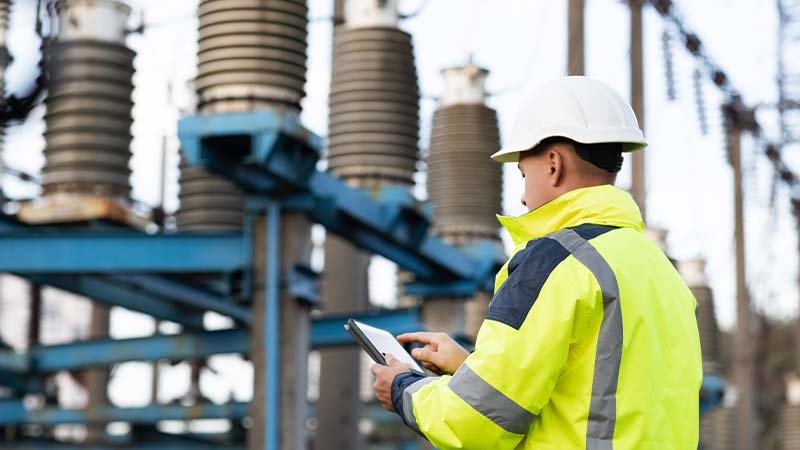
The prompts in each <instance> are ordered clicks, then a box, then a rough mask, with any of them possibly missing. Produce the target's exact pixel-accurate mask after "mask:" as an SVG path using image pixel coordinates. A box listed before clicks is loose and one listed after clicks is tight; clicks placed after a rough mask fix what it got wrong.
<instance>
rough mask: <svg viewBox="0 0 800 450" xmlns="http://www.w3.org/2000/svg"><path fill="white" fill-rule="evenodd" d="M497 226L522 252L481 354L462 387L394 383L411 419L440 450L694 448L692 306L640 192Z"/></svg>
mask: <svg viewBox="0 0 800 450" xmlns="http://www.w3.org/2000/svg"><path fill="white" fill-rule="evenodd" d="M499 219H500V221H501V222H502V224H503V225H504V226H505V228H506V229H507V230H508V231H509V233H510V234H511V237H512V238H513V241H514V244H515V249H514V254H513V255H512V257H511V258H510V260H509V261H508V262H507V263H506V264H505V266H504V267H503V268H502V269H501V270H500V272H499V273H498V275H497V280H496V286H495V295H494V298H493V299H492V302H491V304H490V306H489V310H488V313H487V317H486V320H485V321H484V322H483V324H482V325H481V328H480V331H479V332H478V336H477V341H476V344H475V351H474V352H473V353H472V354H471V355H470V356H469V357H468V358H467V359H466V361H465V362H464V364H462V365H461V367H460V368H459V369H458V370H457V371H456V373H455V374H453V375H452V376H449V375H447V376H442V377H421V376H420V375H416V374H412V373H407V374H402V375H399V376H398V377H396V378H395V380H394V382H393V384H392V399H393V403H394V405H395V408H396V409H397V411H398V414H400V416H401V417H402V418H403V420H404V421H405V422H406V423H407V424H408V425H409V426H410V427H412V428H413V429H415V430H416V431H417V432H419V433H420V434H422V435H423V436H424V437H426V438H427V439H428V440H429V441H430V442H431V443H432V444H433V445H435V446H436V447H437V448H439V449H442V450H446V449H548V450H572V449H575V450H578V449H580V450H585V449H591V450H612V449H613V450H628V449H636V450H666V449H676V450H677V449H681V450H690V449H691V450H694V449H696V448H697V442H698V427H699V425H698V424H699V417H698V416H699V398H698V396H699V390H700V384H701V381H702V362H701V355H700V339H699V336H698V330H697V322H696V317H695V310H696V301H695V299H694V297H693V296H692V294H691V292H690V291H689V289H688V288H687V287H686V284H685V283H684V282H683V280H682V279H681V277H680V275H679V274H678V273H677V272H676V270H675V269H674V267H673V265H672V264H671V262H670V261H669V259H668V258H667V257H666V256H665V255H664V253H663V252H662V251H661V249H660V248H659V247H658V246H657V245H656V244H655V243H654V242H653V241H651V240H650V239H649V238H648V237H646V236H645V235H644V234H643V233H642V229H643V223H642V218H641V214H640V212H639V209H638V208H637V206H636V204H635V203H634V201H633V199H632V198H631V197H630V195H628V194H627V193H626V192H625V191H622V190H620V189H618V188H615V187H613V186H610V185H604V186H595V187H589V188H583V189H578V190H574V191H571V192H568V193H566V194H564V195H562V196H560V197H559V198H557V199H555V200H553V201H552V202H550V203H547V204H545V205H543V206H541V207H540V208H538V209H536V210H533V211H531V212H529V213H527V214H525V215H523V216H521V217H518V218H509V217H499Z"/></svg>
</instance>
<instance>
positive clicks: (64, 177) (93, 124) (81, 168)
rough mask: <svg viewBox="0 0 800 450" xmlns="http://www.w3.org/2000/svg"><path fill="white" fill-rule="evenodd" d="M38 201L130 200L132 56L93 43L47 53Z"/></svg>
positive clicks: (60, 47) (55, 47)
mask: <svg viewBox="0 0 800 450" xmlns="http://www.w3.org/2000/svg"><path fill="white" fill-rule="evenodd" d="M46 52H47V66H46V70H47V71H48V76H49V80H48V95H47V98H46V99H45V105H46V107H47V112H46V114H45V116H44V120H45V126H46V129H47V131H46V132H45V134H44V137H45V165H44V168H43V169H42V187H43V191H44V195H48V194H52V193H56V192H72V193H88V194H96V195H106V196H112V197H128V196H129V195H130V181H129V177H130V168H129V162H130V155H131V154H130V148H129V147H130V142H131V133H130V128H131V124H132V122H133V120H132V118H131V108H132V107H133V102H132V100H131V94H132V93H133V83H132V78H133V73H134V70H133V58H134V56H135V54H134V52H133V51H131V50H130V49H128V48H127V47H125V46H124V45H120V44H112V43H108V42H100V41H93V40H76V41H68V42H56V43H54V44H51V45H49V46H48V48H47V50H46Z"/></svg>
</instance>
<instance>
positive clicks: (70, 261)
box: [0, 231, 250, 274]
mask: <svg viewBox="0 0 800 450" xmlns="http://www.w3.org/2000/svg"><path fill="white" fill-rule="evenodd" d="M246 241H247V240H246V239H245V238H244V236H243V235H242V234H239V233H229V234H206V233H202V234H201V233H183V234H173V235H165V234H156V235H147V234H144V233H138V232H132V231H127V232H122V231H116V232H115V231H102V232H95V233H60V234H53V233H48V234H42V233H36V232H12V233H3V234H0V272H16V273H21V274H36V273H111V272H162V273H166V272H172V273H175V272H177V273H185V272H232V271H235V270H241V269H244V268H245V267H247V266H248V265H249V261H248V259H249V258H248V253H247V249H246V246H247V245H249V244H250V243H249V242H246Z"/></svg>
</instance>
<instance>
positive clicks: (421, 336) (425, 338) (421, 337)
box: [397, 331, 438, 344]
mask: <svg viewBox="0 0 800 450" xmlns="http://www.w3.org/2000/svg"><path fill="white" fill-rule="evenodd" d="M437 334H438V333H431V332H430V331H417V332H415V333H403V334H401V335H400V336H397V340H398V342H403V343H408V342H422V343H423V344H431V343H433V342H434V341H435V338H436V335H437Z"/></svg>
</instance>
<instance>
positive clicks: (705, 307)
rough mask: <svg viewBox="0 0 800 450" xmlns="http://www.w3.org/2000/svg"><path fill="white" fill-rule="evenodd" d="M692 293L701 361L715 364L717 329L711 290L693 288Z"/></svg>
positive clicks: (717, 345)
mask: <svg viewBox="0 0 800 450" xmlns="http://www.w3.org/2000/svg"><path fill="white" fill-rule="evenodd" d="M692 293H693V294H694V295H695V298H697V309H698V311H697V326H698V330H699V332H700V348H702V349H703V361H712V362H716V361H718V359H719V327H718V326H717V319H716V317H715V315H714V303H713V299H712V294H711V289H709V288H703V287H693V288H692Z"/></svg>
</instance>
